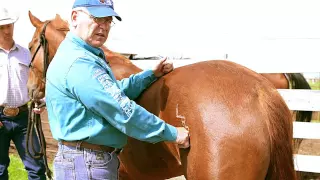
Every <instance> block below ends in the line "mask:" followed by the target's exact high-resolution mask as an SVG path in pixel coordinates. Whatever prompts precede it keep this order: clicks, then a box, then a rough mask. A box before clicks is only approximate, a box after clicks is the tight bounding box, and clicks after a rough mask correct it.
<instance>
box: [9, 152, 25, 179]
mask: <svg viewBox="0 0 320 180" xmlns="http://www.w3.org/2000/svg"><path fill="white" fill-rule="evenodd" d="M17 179H19V180H28V174H27V171H26V170H25V169H24V166H23V164H22V161H21V160H20V157H19V156H18V155H12V154H11V155H10V166H9V180H17Z"/></svg>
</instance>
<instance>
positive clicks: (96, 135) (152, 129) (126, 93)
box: [46, 32, 177, 148]
mask: <svg viewBox="0 0 320 180" xmlns="http://www.w3.org/2000/svg"><path fill="white" fill-rule="evenodd" d="M155 80H156V77H155V76H154V74H153V72H152V71H151V70H146V71H143V72H141V73H138V74H136V75H131V76H130V77H129V78H125V79H123V80H121V81H117V80H116V79H115V77H114V75H113V73H112V71H111V69H110V67H109V66H108V65H107V63H106V61H105V59H104V53H103V51H102V50H101V49H99V48H94V47H92V46H90V45H88V44H87V43H86V42H85V41H83V40H82V39H80V38H79V37H77V36H76V35H75V34H73V33H72V32H69V33H68V34H67V36H66V38H65V40H64V41H63V42H62V43H61V45H60V46H59V48H58V50H57V53H56V55H55V57H54V59H53V60H52V62H51V63H50V65H49V68H48V71H47V82H46V103H47V110H48V116H49V123H50V127H51V132H52V135H53V137H54V138H55V139H56V140H65V141H75V140H84V141H86V142H89V143H92V144H100V145H106V146H111V147H115V148H122V147H123V146H125V144H126V143H127V136H131V137H133V138H136V139H139V140H142V141H147V142H150V143H157V142H159V141H174V140H175V139H176V138H177V130H176V128H175V127H173V126H171V125H169V124H167V123H165V122H164V121H163V120H161V119H159V118H158V117H157V116H155V115H153V114H152V113H149V112H148V111H147V110H145V109H144V108H143V107H141V106H139V105H138V104H136V103H135V102H134V101H133V100H132V99H135V98H137V97H138V96H139V95H140V93H141V92H142V91H143V90H144V89H145V88H147V87H148V86H149V85H150V84H151V83H152V82H154V81H155Z"/></svg>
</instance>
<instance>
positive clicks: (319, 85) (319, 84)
mask: <svg viewBox="0 0 320 180" xmlns="http://www.w3.org/2000/svg"><path fill="white" fill-rule="evenodd" d="M309 85H310V87H311V89H313V90H320V81H318V82H315V83H312V82H310V81H309Z"/></svg>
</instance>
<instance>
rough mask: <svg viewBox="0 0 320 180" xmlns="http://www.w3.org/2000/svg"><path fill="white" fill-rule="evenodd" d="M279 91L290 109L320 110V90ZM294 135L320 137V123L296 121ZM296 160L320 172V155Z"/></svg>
mask: <svg viewBox="0 0 320 180" xmlns="http://www.w3.org/2000/svg"><path fill="white" fill-rule="evenodd" d="M200 61H201V60H200ZM132 62H133V63H134V64H135V65H137V66H138V67H140V68H142V69H146V68H150V67H152V66H153V65H154V63H155V61H152V60H138V61H137V60H136V61H132ZM195 62H198V61H197V60H195V61H192V60H176V61H173V63H174V66H175V67H179V66H184V65H187V64H192V63H195ZM251 69H252V68H251ZM253 70H254V69H253ZM257 72H259V71H257ZM265 72H268V71H263V73H265ZM269 72H270V73H275V72H274V71H273V72H272V70H270V71H269ZM283 72H292V71H290V70H289V71H283ZM300 72H308V71H306V70H303V71H300ZM309 72H310V71H309ZM278 91H279V93H280V94H281V96H282V97H283V98H284V100H285V102H286V103H287V105H288V107H289V109H290V110H302V111H320V90H298V89H278ZM293 137H294V138H300V139H320V123H311V122H310V123H303V122H294V124H293ZM319 151H320V149H319ZM294 160H295V169H296V170H297V171H303V172H313V173H320V156H313V155H302V154H295V155H294Z"/></svg>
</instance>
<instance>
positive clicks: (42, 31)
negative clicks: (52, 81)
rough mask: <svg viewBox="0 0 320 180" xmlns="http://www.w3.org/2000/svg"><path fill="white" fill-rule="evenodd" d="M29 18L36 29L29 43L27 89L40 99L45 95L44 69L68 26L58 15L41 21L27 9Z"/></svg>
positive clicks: (30, 93) (30, 94)
mask: <svg viewBox="0 0 320 180" xmlns="http://www.w3.org/2000/svg"><path fill="white" fill-rule="evenodd" d="M29 18H30V21H31V24H32V25H33V26H34V27H35V28H36V30H35V32H34V35H33V38H32V40H31V42H30V43H29V50H30V52H31V57H32V59H31V64H30V73H29V79H28V90H29V96H30V97H31V98H32V99H41V98H43V97H44V95H45V82H46V70H47V68H48V66H49V63H50V62H51V60H52V58H53V56H54V54H55V53H56V50H57V48H58V46H59V44H60V43H61V41H62V40H63V39H64V37H65V34H66V32H67V31H69V28H68V27H69V26H68V23H67V22H66V21H64V20H62V19H61V18H60V16H59V15H56V17H55V19H53V20H51V21H45V22H42V21H40V20H39V19H38V18H37V17H35V16H33V15H32V13H31V12H30V11H29Z"/></svg>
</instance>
